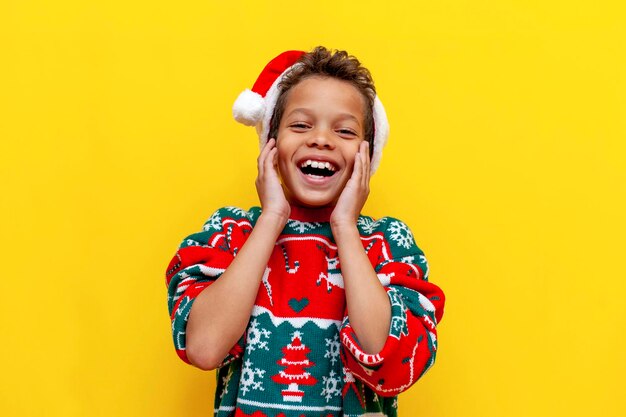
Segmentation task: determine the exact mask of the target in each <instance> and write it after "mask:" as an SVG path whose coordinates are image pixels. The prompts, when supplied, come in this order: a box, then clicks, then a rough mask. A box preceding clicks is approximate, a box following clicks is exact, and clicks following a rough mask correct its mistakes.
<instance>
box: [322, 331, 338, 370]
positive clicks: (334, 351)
mask: <svg viewBox="0 0 626 417" xmlns="http://www.w3.org/2000/svg"><path fill="white" fill-rule="evenodd" d="M324 340H326V353H324V357H325V358H330V363H332V364H333V365H334V364H335V363H337V361H338V360H339V350H340V348H341V343H339V335H338V334H336V335H335V337H333V338H332V339H324Z"/></svg>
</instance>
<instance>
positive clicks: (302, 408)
mask: <svg viewBox="0 0 626 417" xmlns="http://www.w3.org/2000/svg"><path fill="white" fill-rule="evenodd" d="M237 404H245V405H251V406H253V407H262V408H277V409H279V410H296V411H341V407H334V406H330V405H326V406H324V407H314V406H310V405H287V404H273V403H263V402H260V401H251V400H245V399H243V398H241V397H239V398H237Z"/></svg>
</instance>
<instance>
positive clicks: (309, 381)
mask: <svg viewBox="0 0 626 417" xmlns="http://www.w3.org/2000/svg"><path fill="white" fill-rule="evenodd" d="M282 351H283V354H284V356H283V357H282V358H281V359H279V360H278V361H277V362H276V363H278V364H279V365H281V366H284V367H285V369H284V370H282V371H280V372H279V373H277V374H276V375H274V376H272V380H273V381H274V382H276V383H278V384H284V385H287V389H284V390H282V391H281V394H282V396H283V400H284V401H289V402H298V403H299V402H302V398H303V397H304V391H302V390H300V388H299V387H298V386H299V385H315V384H316V383H317V379H315V378H314V377H313V376H312V375H311V374H310V373H309V372H306V371H305V368H310V367H311V366H315V363H313V362H311V361H310V360H309V359H308V358H307V355H308V354H309V352H311V349H309V348H308V347H307V346H306V345H304V344H303V343H302V333H301V332H299V331H295V332H293V335H292V338H291V343H289V344H288V345H287V346H285V347H284V348H283V349H282Z"/></svg>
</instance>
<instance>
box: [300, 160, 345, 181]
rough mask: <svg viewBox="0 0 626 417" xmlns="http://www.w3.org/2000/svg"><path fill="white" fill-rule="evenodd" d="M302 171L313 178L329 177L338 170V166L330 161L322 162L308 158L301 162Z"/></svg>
mask: <svg viewBox="0 0 626 417" xmlns="http://www.w3.org/2000/svg"><path fill="white" fill-rule="evenodd" d="M300 171H302V173H303V174H304V175H308V176H310V177H313V178H327V177H332V176H333V175H335V173H336V172H337V168H335V166H334V165H333V164H331V163H330V162H321V161H313V160H310V159H308V160H306V161H304V162H303V163H301V164H300Z"/></svg>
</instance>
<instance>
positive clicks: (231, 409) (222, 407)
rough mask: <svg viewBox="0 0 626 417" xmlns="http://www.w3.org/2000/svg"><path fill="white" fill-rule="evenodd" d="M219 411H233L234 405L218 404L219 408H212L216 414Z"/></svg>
mask: <svg viewBox="0 0 626 417" xmlns="http://www.w3.org/2000/svg"><path fill="white" fill-rule="evenodd" d="M220 411H235V406H225V405H220V408H214V409H213V414H217V413H219V412H220Z"/></svg>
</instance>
